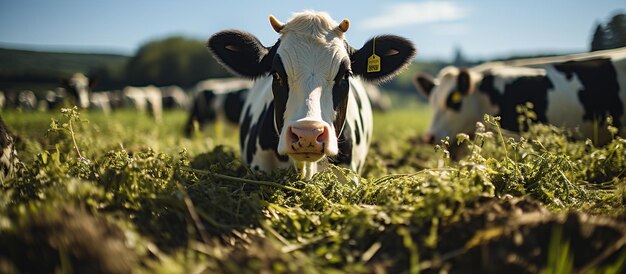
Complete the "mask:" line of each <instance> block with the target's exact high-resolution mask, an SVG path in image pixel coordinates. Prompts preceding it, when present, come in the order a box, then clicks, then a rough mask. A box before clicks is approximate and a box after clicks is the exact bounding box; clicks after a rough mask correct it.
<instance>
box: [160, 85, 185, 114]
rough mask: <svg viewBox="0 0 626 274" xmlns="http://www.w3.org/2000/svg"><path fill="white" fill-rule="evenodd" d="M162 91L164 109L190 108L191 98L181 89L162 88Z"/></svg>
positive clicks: (177, 87)
mask: <svg viewBox="0 0 626 274" xmlns="http://www.w3.org/2000/svg"><path fill="white" fill-rule="evenodd" d="M160 89H161V101H162V105H163V109H187V108H188V107H189V96H187V93H185V91H184V90H183V89H182V88H181V87H179V86H176V85H171V86H165V87H160Z"/></svg>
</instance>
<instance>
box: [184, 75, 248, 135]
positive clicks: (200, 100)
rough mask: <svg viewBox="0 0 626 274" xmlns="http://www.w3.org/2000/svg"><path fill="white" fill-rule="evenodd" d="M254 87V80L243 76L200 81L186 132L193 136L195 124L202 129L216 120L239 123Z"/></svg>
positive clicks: (195, 89) (186, 125) (194, 90)
mask: <svg viewBox="0 0 626 274" xmlns="http://www.w3.org/2000/svg"><path fill="white" fill-rule="evenodd" d="M251 87H252V81H250V80H247V79H241V78H223V79H210V80H205V81H201V82H199V83H198V84H197V85H196V86H195V87H194V88H193V93H194V94H195V95H194V99H193V102H192V106H191V109H190V110H189V118H188V119H187V123H186V124H185V128H184V133H185V135H186V136H187V137H189V136H191V134H192V132H193V130H194V124H196V123H197V125H198V129H202V128H203V127H204V126H205V125H206V124H209V123H213V122H216V121H220V122H228V123H232V124H237V123H239V118H240V116H241V110H242V109H243V104H244V102H245V100H246V97H247V95H248V91H249V89H250V88H251Z"/></svg>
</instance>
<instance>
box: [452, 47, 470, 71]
mask: <svg viewBox="0 0 626 274" xmlns="http://www.w3.org/2000/svg"><path fill="white" fill-rule="evenodd" d="M452 65H454V66H457V67H468V66H469V65H470V62H468V61H467V59H465V56H463V51H462V50H461V46H458V45H457V46H456V47H455V48H454V59H453V60H452Z"/></svg>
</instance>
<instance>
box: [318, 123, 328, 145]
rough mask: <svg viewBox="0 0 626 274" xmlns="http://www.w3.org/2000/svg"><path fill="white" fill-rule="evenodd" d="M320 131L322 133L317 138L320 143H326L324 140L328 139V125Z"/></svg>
mask: <svg viewBox="0 0 626 274" xmlns="http://www.w3.org/2000/svg"><path fill="white" fill-rule="evenodd" d="M320 131H321V133H320V135H318V136H317V138H316V139H315V140H316V141H317V142H318V143H324V142H326V139H328V129H327V128H326V127H324V128H322V129H321V130H320Z"/></svg>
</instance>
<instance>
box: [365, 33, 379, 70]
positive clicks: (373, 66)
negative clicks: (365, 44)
mask: <svg viewBox="0 0 626 274" xmlns="http://www.w3.org/2000/svg"><path fill="white" fill-rule="evenodd" d="M379 71H380V57H379V56H378V55H376V38H374V40H373V41H372V56H370V57H369V58H367V72H368V73H369V72H379Z"/></svg>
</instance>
